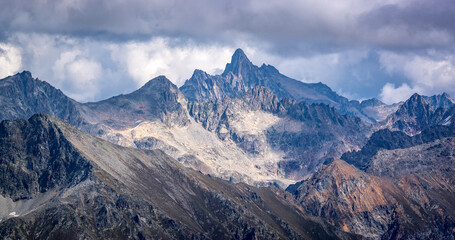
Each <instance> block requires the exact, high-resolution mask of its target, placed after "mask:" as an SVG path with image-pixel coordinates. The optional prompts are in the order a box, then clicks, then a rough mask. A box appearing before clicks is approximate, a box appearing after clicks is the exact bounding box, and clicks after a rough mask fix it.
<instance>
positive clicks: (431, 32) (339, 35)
mask: <svg viewBox="0 0 455 240" xmlns="http://www.w3.org/2000/svg"><path fill="white" fill-rule="evenodd" d="M401 5H403V4H401ZM454 10H455V2H454V1H451V0H440V1H437V2H434V1H415V2H410V3H407V4H405V6H400V5H392V4H389V5H384V4H381V1H370V2H367V1H346V2H345V3H344V4H340V3H338V2H337V1H317V2H309V1H267V0H266V1H254V0H246V1H239V0H230V1H209V0H203V1H184V0H174V1H145V0H144V1H141V0H136V1H112V0H109V1H108V0H100V1H88V0H81V1H44V0H41V1H39V0H38V1H25V0H19V1H6V0H5V1H3V2H2V10H0V28H1V30H2V32H16V31H22V32H39V33H48V34H49V33H50V34H66V35H72V36H78V37H94V38H99V39H100V38H101V39H102V38H104V39H108V40H110V41H125V40H130V39H139V40H141V39H147V38H150V37H155V36H166V37H181V38H190V39H197V40H198V41H204V40H206V41H207V39H210V41H219V42H230V41H232V40H238V39H239V38H240V39H247V40H261V41H264V42H266V43H268V44H269V46H270V47H271V49H275V50H277V51H282V52H283V53H285V52H286V49H293V50H292V51H288V52H289V53H291V52H295V50H299V49H300V50H301V52H315V53H318V52H330V51H336V50H337V49H340V48H349V47H353V46H358V45H363V46H369V45H374V46H378V47H385V48H401V47H402V48H405V47H409V46H413V47H415V48H427V47H431V46H432V45H435V46H439V47H442V46H448V45H450V44H452V43H453V37H454V33H455V29H454V28H455V27H454V24H452V23H453V22H454V20H455V17H454V16H455V15H454V14H453V12H454ZM278 46H281V47H278Z"/></svg>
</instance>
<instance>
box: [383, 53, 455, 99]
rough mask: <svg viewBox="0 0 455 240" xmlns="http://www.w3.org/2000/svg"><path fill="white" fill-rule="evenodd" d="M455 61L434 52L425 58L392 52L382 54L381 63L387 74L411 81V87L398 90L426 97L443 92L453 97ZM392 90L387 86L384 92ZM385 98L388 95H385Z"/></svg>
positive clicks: (448, 56)
mask: <svg viewBox="0 0 455 240" xmlns="http://www.w3.org/2000/svg"><path fill="white" fill-rule="evenodd" d="M454 60H455V58H454V56H451V55H444V54H438V53H437V52H434V51H430V52H429V53H428V54H427V55H425V56H419V55H415V54H408V55H400V54H396V53H391V52H382V53H380V62H381V64H382V66H383V67H384V69H385V70H386V71H387V72H389V73H390V74H397V73H398V74H402V75H404V76H405V77H407V78H408V79H409V83H408V84H409V86H408V85H402V86H401V87H400V88H397V89H401V90H402V91H404V90H409V89H411V90H412V91H414V92H417V93H419V94H424V95H434V94H440V93H442V92H448V93H449V94H452V96H453V95H454V94H455V61H454ZM406 86H407V87H406ZM402 87H403V88H402ZM390 89H391V88H390V86H387V85H386V86H384V88H383V92H384V90H386V92H387V91H389V90H390ZM401 90H400V91H401ZM385 96H388V95H387V94H385Z"/></svg>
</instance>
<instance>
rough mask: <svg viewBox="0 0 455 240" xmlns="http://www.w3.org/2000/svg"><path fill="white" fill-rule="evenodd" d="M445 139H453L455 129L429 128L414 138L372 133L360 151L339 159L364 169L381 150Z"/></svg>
mask: <svg viewBox="0 0 455 240" xmlns="http://www.w3.org/2000/svg"><path fill="white" fill-rule="evenodd" d="M446 137H455V128H454V127H453V126H433V127H429V128H427V129H425V130H423V131H422V132H421V133H420V134H418V135H415V136H408V135H407V134H405V133H403V132H400V131H390V130H388V129H383V130H379V131H377V132H375V133H373V135H371V137H370V139H369V140H368V142H367V144H365V146H364V147H363V148H362V149H361V150H360V151H355V152H346V153H344V154H343V156H341V159H343V160H345V161H346V162H348V163H350V164H352V165H354V166H356V167H358V168H360V169H366V168H368V167H369V166H370V164H371V162H370V161H371V158H372V157H373V156H374V155H376V154H377V153H378V151H380V150H381V149H384V150H394V149H399V148H409V147H413V146H416V145H420V144H424V143H429V142H433V141H436V140H438V139H442V138H446Z"/></svg>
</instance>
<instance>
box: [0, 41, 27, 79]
mask: <svg viewBox="0 0 455 240" xmlns="http://www.w3.org/2000/svg"><path fill="white" fill-rule="evenodd" d="M21 66H22V56H21V51H20V50H19V48H18V47H15V46H13V45H11V44H5V43H0V78H4V77H7V76H10V75H12V74H15V73H17V72H18V71H20V69H21Z"/></svg>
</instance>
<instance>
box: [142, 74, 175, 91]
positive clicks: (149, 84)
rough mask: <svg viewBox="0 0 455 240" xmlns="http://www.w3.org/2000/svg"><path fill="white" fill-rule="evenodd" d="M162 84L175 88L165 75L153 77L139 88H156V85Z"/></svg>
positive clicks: (160, 85)
mask: <svg viewBox="0 0 455 240" xmlns="http://www.w3.org/2000/svg"><path fill="white" fill-rule="evenodd" d="M162 86H173V87H174V88H177V87H176V86H175V85H174V83H172V82H171V81H170V80H169V79H168V78H167V77H166V76H164V75H160V76H158V77H155V78H153V79H152V80H149V81H148V82H147V83H146V84H144V86H142V87H141V88H140V89H150V88H156V87H162Z"/></svg>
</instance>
